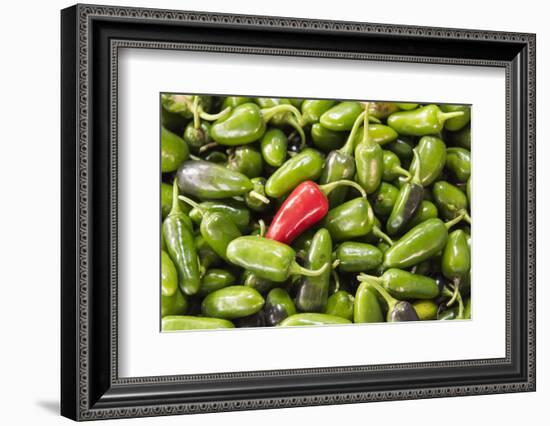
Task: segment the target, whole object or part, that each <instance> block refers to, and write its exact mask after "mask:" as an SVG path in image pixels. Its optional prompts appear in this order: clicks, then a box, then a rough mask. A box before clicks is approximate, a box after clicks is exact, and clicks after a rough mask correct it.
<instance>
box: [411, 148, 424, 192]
mask: <svg viewBox="0 0 550 426" xmlns="http://www.w3.org/2000/svg"><path fill="white" fill-rule="evenodd" d="M413 156H414V161H415V162H416V164H417V166H416V169H415V170H414V175H413V178H412V180H413V182H414V183H417V184H418V185H422V180H421V179H420V154H418V150H417V149H416V148H415V149H413Z"/></svg>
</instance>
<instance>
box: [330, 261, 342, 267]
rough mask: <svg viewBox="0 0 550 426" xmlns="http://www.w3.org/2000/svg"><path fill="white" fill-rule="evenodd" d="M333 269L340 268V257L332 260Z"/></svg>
mask: <svg viewBox="0 0 550 426" xmlns="http://www.w3.org/2000/svg"><path fill="white" fill-rule="evenodd" d="M331 266H332V269H336V268H338V266H340V259H334V262H332V265H331Z"/></svg>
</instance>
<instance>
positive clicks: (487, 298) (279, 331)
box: [61, 5, 535, 420]
mask: <svg viewBox="0 0 550 426" xmlns="http://www.w3.org/2000/svg"><path fill="white" fill-rule="evenodd" d="M61 27H62V40H61V43H62V46H61V47H62V94H61V96H62V152H61V158H62V183H61V187H62V283H61V305H62V312H61V314H62V330H61V331H62V359H61V363H62V377H61V382H62V395H61V402H62V404H61V412H62V414H63V415H64V416H67V417H69V418H72V419H75V420H90V419H104V418H121V417H140V416H156V415H169V414H187V413H206V412H213V411H230V410H247V409H262V408H276V407H293V406H305V405H322V404H345V403H354V402H367V401H381V400H399V399H415V398H433V397H444V396H458V395H477V394H489V393H503V392H520V391H534V390H535V36H534V35H533V34H522V33H504V32H490V31H477V30H476V31H474V30H463V29H449V28H427V27H410V26H400V25H381V24H369V23H358V22H335V21H319V20H307V19H294V18H280V17H266V16H243V15H227V14H215V13H202V12H185V11H169V10H154V9H138V8H128V7H106V6H105V7H104V6H90V5H76V6H73V7H70V8H68V9H64V10H63V11H62V13H61Z"/></svg>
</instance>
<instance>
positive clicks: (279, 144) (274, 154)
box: [260, 128, 288, 167]
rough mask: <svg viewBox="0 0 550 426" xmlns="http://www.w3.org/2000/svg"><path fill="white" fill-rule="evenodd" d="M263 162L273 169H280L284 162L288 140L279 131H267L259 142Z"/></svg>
mask: <svg viewBox="0 0 550 426" xmlns="http://www.w3.org/2000/svg"><path fill="white" fill-rule="evenodd" d="M260 146H261V150H262V156H263V159H264V161H265V162H266V163H267V164H269V165H270V166H273V167H280V166H281V165H282V164H283V163H284V162H285V160H286V155H287V152H286V150H287V146H288V138H287V137H286V135H285V134H284V132H283V131H282V130H281V129H277V128H273V129H269V130H268V131H267V132H265V134H264V135H263V137H262V140H261V142H260Z"/></svg>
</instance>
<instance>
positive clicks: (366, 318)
mask: <svg viewBox="0 0 550 426" xmlns="http://www.w3.org/2000/svg"><path fill="white" fill-rule="evenodd" d="M376 294H377V293H376V290H374V289H373V288H372V287H371V286H370V285H369V283H368V282H366V281H365V282H361V283H360V284H359V287H357V292H356V293H355V301H354V305H353V322H354V323H369V322H383V321H384V314H383V312H382V308H381V306H380V302H378V297H377V295H376Z"/></svg>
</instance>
